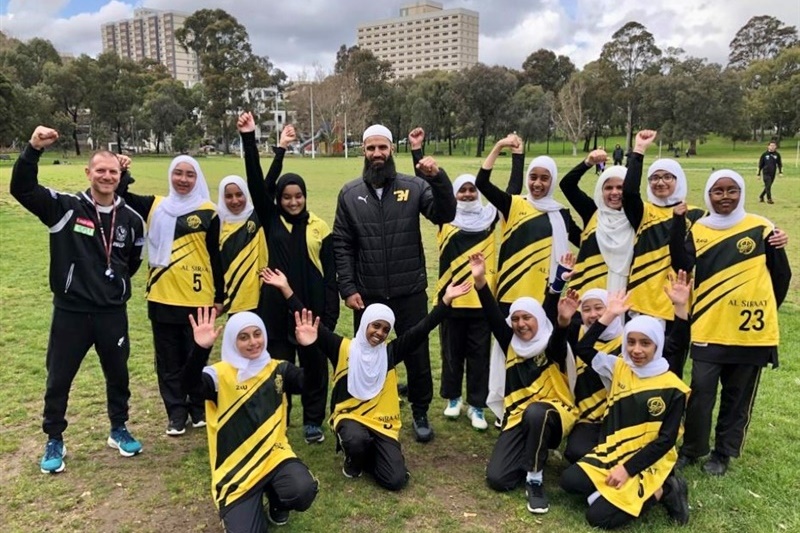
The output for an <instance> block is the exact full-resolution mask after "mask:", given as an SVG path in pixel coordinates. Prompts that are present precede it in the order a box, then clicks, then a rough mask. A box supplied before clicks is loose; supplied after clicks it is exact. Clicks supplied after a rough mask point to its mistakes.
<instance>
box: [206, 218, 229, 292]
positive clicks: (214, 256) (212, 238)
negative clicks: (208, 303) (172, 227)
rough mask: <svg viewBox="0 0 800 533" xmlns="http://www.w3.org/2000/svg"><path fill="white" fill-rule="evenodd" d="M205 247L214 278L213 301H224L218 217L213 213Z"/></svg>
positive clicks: (223, 271) (223, 275)
mask: <svg viewBox="0 0 800 533" xmlns="http://www.w3.org/2000/svg"><path fill="white" fill-rule="evenodd" d="M206 249H207V250H208V257H209V258H211V276H212V277H213V279H214V303H223V302H224V301H225V269H223V268H222V255H221V253H220V251H219V217H218V216H217V215H214V218H212V219H211V224H210V225H209V227H208V231H207V232H206Z"/></svg>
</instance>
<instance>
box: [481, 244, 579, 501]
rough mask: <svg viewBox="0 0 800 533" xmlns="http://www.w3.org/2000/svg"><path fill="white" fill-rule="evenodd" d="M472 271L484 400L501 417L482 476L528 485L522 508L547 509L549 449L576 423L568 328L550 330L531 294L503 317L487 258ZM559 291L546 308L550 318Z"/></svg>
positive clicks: (497, 485)
mask: <svg viewBox="0 0 800 533" xmlns="http://www.w3.org/2000/svg"><path fill="white" fill-rule="evenodd" d="M470 269H471V271H472V276H473V278H474V282H475V287H476V288H477V290H478V297H479V298H480V301H481V305H482V307H483V311H484V313H485V316H486V320H487V322H489V327H490V328H491V330H492V334H493V335H494V338H495V340H496V341H497V342H496V344H495V346H496V348H493V349H492V354H491V362H490V370H489V395H488V398H487V402H486V403H487V404H488V406H489V408H490V409H492V411H493V412H494V414H495V415H496V416H497V417H498V419H501V420H502V426H501V432H500V436H499V437H498V439H497V443H496V444H495V447H494V450H493V451H492V456H491V458H490V459H489V465H488V466H487V468H486V481H487V483H488V485H489V487H491V488H492V489H494V490H496V491H509V490H513V489H515V488H516V487H518V486H519V485H520V484H522V483H523V482H524V483H525V492H526V495H527V500H528V503H527V509H528V511H530V512H531V513H537V514H541V513H546V512H548V511H549V510H550V504H549V502H548V499H547V496H546V495H545V492H544V485H543V473H544V465H545V462H546V461H547V451H548V449H551V448H557V447H558V445H559V443H560V442H561V437H562V435H565V434H567V433H569V431H570V429H571V428H572V425H573V424H574V423H575V418H576V415H577V410H576V409H575V406H574V405H573V402H572V397H571V394H570V391H569V387H568V385H567V380H566V378H565V377H564V374H565V373H566V371H567V369H566V367H565V364H566V342H565V332H566V330H565V329H561V328H559V329H556V330H555V332H554V331H553V325H552V324H551V322H550V319H549V317H548V314H546V313H545V311H544V309H543V308H542V305H540V304H539V303H538V302H537V301H536V300H534V299H533V298H530V297H520V298H517V299H516V300H515V301H514V302H513V303H512V304H511V306H510V308H509V312H508V315H507V316H503V314H502V312H501V311H500V308H499V306H498V305H497V302H496V301H495V299H494V297H493V296H492V292H491V289H490V288H489V286H488V284H487V282H486V272H485V263H484V258H483V256H482V255H481V254H475V255H472V256H471V257H470ZM557 298H558V297H557V295H554V294H551V295H550V297H549V298H548V300H547V301H546V303H545V306H546V307H548V308H552V310H551V314H552V316H553V317H555V313H556V310H555V305H551V304H555V303H556V302H557Z"/></svg>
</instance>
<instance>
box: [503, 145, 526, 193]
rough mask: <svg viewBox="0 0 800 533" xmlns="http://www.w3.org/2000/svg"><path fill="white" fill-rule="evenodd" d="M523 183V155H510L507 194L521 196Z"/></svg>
mask: <svg viewBox="0 0 800 533" xmlns="http://www.w3.org/2000/svg"><path fill="white" fill-rule="evenodd" d="M524 181H525V154H511V174H510V175H509V176H508V187H506V192H507V193H508V194H521V193H522V184H523V182H524Z"/></svg>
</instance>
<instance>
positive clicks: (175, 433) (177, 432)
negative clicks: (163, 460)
mask: <svg viewBox="0 0 800 533" xmlns="http://www.w3.org/2000/svg"><path fill="white" fill-rule="evenodd" d="M166 433H167V435H169V436H170V437H178V436H180V435H183V434H184V433H186V429H185V428H184V429H181V430H177V429H168V430H167V432H166Z"/></svg>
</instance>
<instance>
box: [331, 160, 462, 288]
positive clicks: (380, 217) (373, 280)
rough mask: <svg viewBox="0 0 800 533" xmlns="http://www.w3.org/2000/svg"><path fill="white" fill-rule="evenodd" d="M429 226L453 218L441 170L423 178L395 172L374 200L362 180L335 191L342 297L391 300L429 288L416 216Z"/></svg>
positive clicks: (450, 197)
mask: <svg viewBox="0 0 800 533" xmlns="http://www.w3.org/2000/svg"><path fill="white" fill-rule="evenodd" d="M420 214H422V215H424V216H425V218H427V219H428V220H430V221H431V222H433V223H434V224H445V223H447V222H451V221H452V220H453V219H454V218H455V216H456V199H455V196H454V195H453V187H452V185H451V184H450V180H449V179H448V177H447V174H446V173H445V172H444V170H440V171H439V174H438V175H437V176H435V177H433V178H429V179H423V178H418V177H413V176H407V175H405V174H398V175H397V176H396V177H395V178H394V179H392V180H389V181H388V182H387V183H386V186H385V187H384V188H383V195H382V197H381V199H378V195H377V194H376V193H375V189H373V188H372V186H371V185H369V184H367V182H366V181H364V179H363V178H358V179H356V180H353V181H351V182H349V183H347V184H346V185H345V186H344V187H342V190H341V192H340V193H339V201H338V204H337V206H336V219H335V221H334V223H333V251H334V256H335V257H336V274H337V276H338V282H339V292H340V293H341V295H342V298H345V299H346V298H347V297H349V296H351V295H353V294H355V293H360V294H361V297H362V298H371V299H376V298H384V299H391V298H397V297H398V296H408V295H409V294H413V293H417V292H421V291H424V290H425V288H426V287H427V286H428V279H427V273H426V272H425V254H424V252H423V250H422V235H421V234H420V225H419V216H420Z"/></svg>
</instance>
